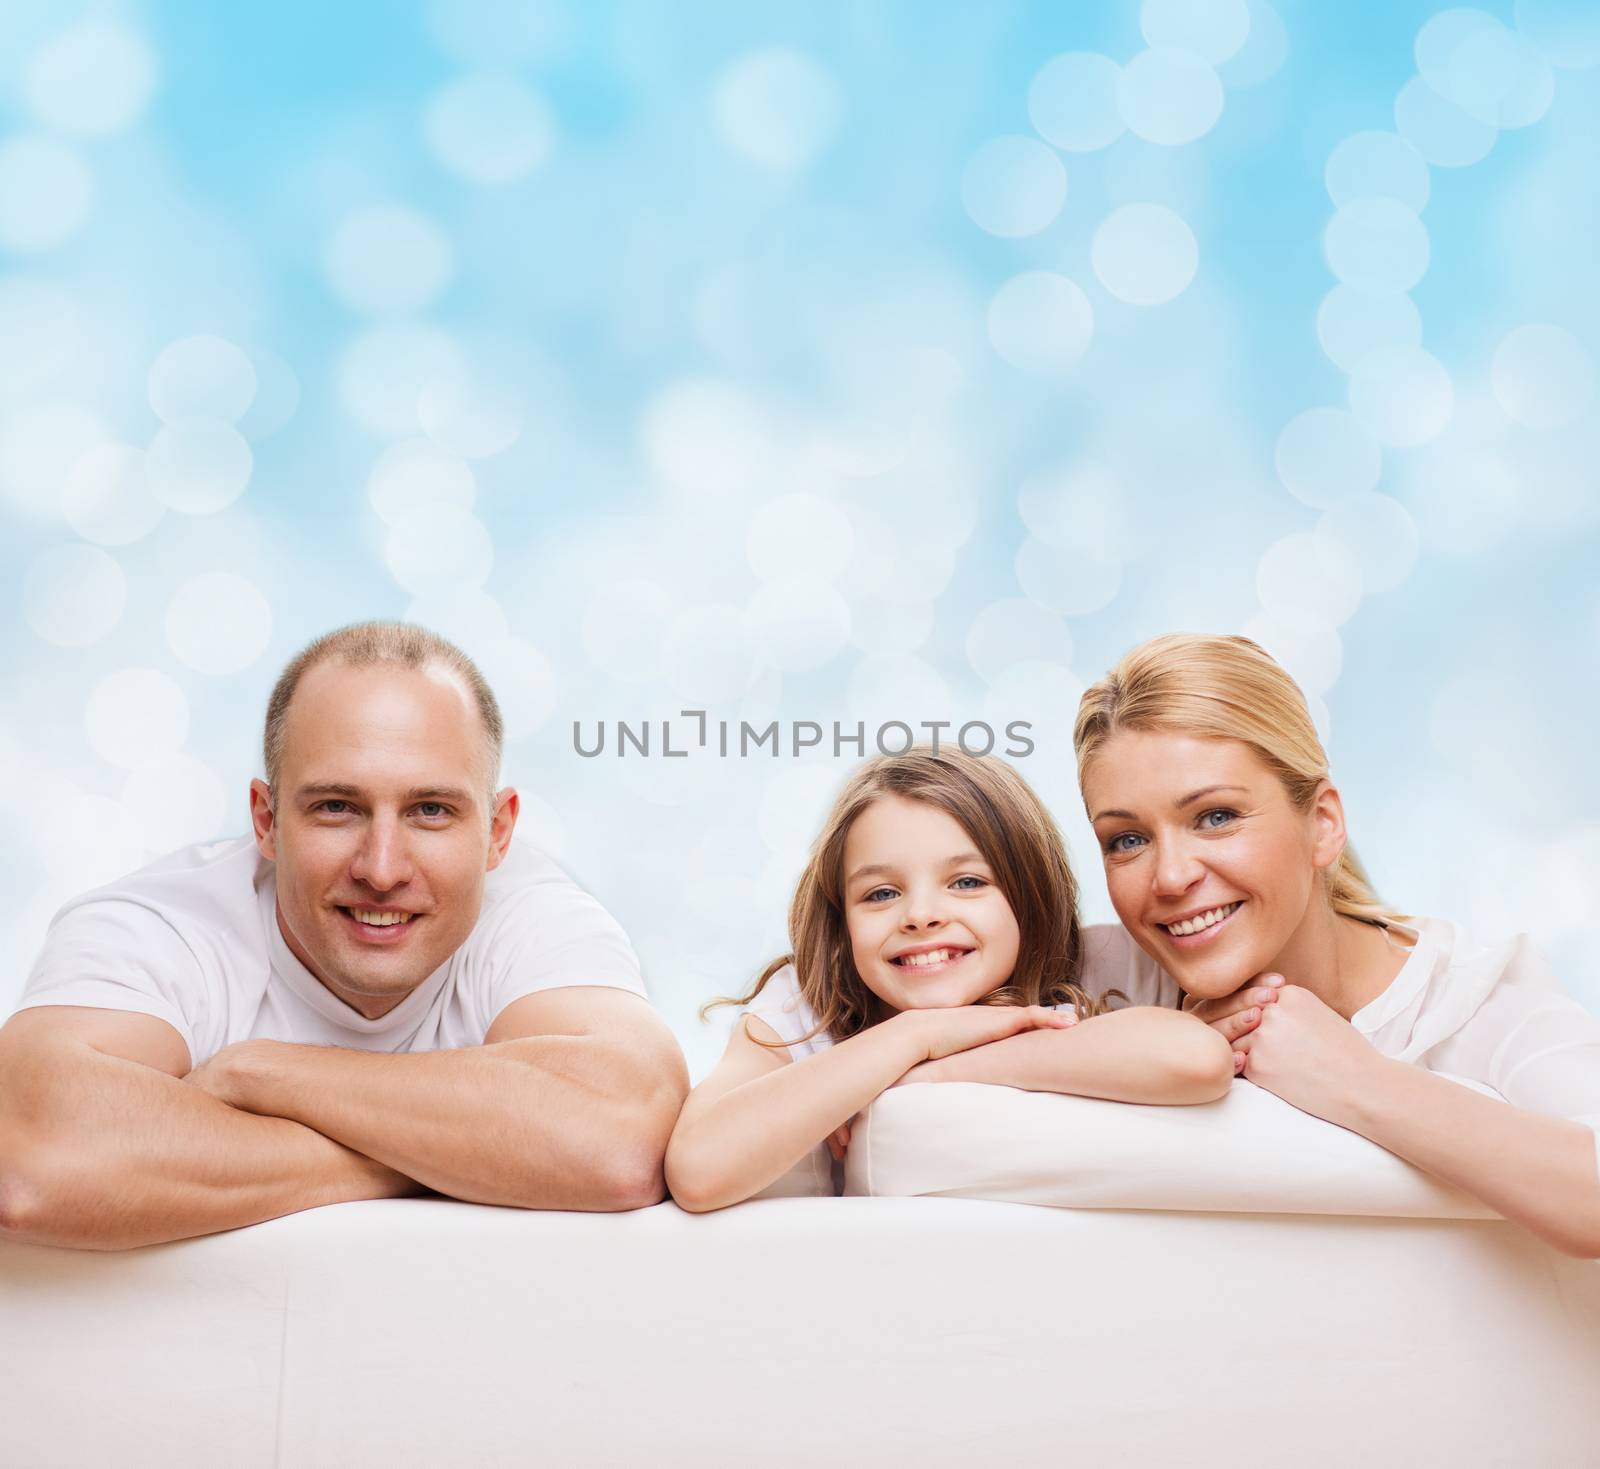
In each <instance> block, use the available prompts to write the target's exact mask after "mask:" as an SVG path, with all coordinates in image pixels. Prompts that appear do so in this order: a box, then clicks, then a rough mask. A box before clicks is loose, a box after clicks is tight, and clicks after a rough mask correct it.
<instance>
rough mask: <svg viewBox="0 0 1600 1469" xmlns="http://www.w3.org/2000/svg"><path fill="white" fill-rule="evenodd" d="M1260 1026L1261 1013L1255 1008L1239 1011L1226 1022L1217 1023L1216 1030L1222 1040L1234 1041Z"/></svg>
mask: <svg viewBox="0 0 1600 1469" xmlns="http://www.w3.org/2000/svg"><path fill="white" fill-rule="evenodd" d="M1260 1024H1261V1011H1260V1009H1259V1008H1258V1007H1256V1006H1251V1008H1250V1009H1248V1010H1241V1011H1239V1012H1238V1014H1236V1015H1230V1016H1229V1017H1228V1018H1227V1019H1226V1020H1219V1021H1218V1022H1217V1029H1218V1030H1220V1031H1221V1032H1222V1034H1223V1037H1224V1039H1226V1040H1230V1041H1236V1040H1238V1039H1239V1037H1240V1036H1243V1035H1248V1034H1249V1033H1250V1032H1251V1031H1252V1030H1254V1029H1255V1028H1256V1026H1258V1025H1260Z"/></svg>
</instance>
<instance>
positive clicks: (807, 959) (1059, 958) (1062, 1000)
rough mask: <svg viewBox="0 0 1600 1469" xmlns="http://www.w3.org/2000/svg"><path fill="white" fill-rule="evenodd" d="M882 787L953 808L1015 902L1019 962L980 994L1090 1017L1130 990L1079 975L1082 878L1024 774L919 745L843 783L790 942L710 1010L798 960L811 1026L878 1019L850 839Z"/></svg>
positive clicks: (845, 1029) (990, 1000)
mask: <svg viewBox="0 0 1600 1469" xmlns="http://www.w3.org/2000/svg"><path fill="white" fill-rule="evenodd" d="M884 796H901V797H904V798H905V799H906V800H911V801H925V802H927V804H928V805H930V806H937V807H938V808H939V809H940V810H941V811H944V812H946V813H947V814H948V815H950V816H952V817H954V818H955V820H956V821H957V822H959V823H960V825H961V828H962V830H963V831H965V832H966V834H967V835H968V836H969V837H971V838H972V841H973V844H974V845H975V846H976V847H977V849H978V851H979V852H980V853H982V855H983V859H984V861H985V862H987V863H988V864H989V870H990V871H991V872H993V873H994V878H995V883H996V885H997V886H998V887H999V889H1000V891H1001V892H1002V893H1003V894H1004V895H1005V899H1006V901H1007V902H1008V903H1010V905H1011V911H1012V913H1013V914H1014V915H1015V917H1016V920H1017V932H1018V936H1019V938H1018V946H1017V963H1016V967H1015V968H1014V969H1013V970H1012V973H1011V978H1010V980H1009V982H1008V983H1007V984H1005V985H1004V986H1003V987H1002V988H1000V989H997V990H995V991H994V992H993V993H992V994H990V995H986V996H985V997H984V998H983V1000H982V1001H981V1002H980V1003H983V1004H989V1005H1063V1004H1068V1003H1070V1004H1072V1005H1073V1006H1075V1007H1076V1009H1077V1011H1078V1013H1079V1014H1080V1015H1082V1016H1090V1015H1097V1014H1100V1013H1101V1012H1102V1011H1103V1010H1105V1009H1106V1008H1107V1007H1106V1004H1105V1001H1106V999H1109V998H1111V996H1117V997H1118V998H1122V999H1126V998H1127V997H1126V996H1125V995H1122V994H1121V992H1120V991H1117V990H1113V991H1111V992H1110V994H1109V995H1107V996H1105V997H1096V996H1092V995H1090V994H1088V993H1087V992H1086V991H1085V990H1084V989H1083V988H1082V987H1081V986H1080V985H1079V983H1078V979H1079V973H1080V968H1081V964H1082V958H1083V953H1082V951H1083V942H1082V937H1081V934H1080V931H1079V923H1078V885H1077V883H1076V882H1075V881H1074V880H1073V876H1072V868H1071V866H1070V865H1069V864H1068V862H1067V852H1066V847H1065V845H1064V844H1063V842H1062V840H1061V833H1060V832H1059V831H1058V830H1057V829H1056V824H1055V822H1054V821H1053V820H1052V819H1051V817H1050V813H1049V812H1048V811H1046V810H1045V808H1044V805H1043V803H1042V802H1041V801H1040V800H1039V798H1038V796H1036V795H1035V794H1034V793H1033V790H1032V789H1031V788H1030V787H1029V785H1028V783H1027V782H1026V781H1025V780H1023V778H1022V777H1021V776H1020V775H1018V774H1017V772H1016V771H1015V770H1013V769H1012V768H1011V767H1010V766H1009V765H1007V764H1006V763H1005V762H1004V761H1003V760H997V759H995V758H994V757H993V756H991V755H969V754H967V753H966V752H965V751H963V750H961V749H959V748H957V749H954V750H948V749H946V750H940V751H938V753H935V752H934V751H933V750H932V749H930V748H928V747H926V746H915V747H913V748H912V749H910V750H908V751H906V752H905V754H903V755H883V756H880V757H878V758H877V759H875V760H869V761H868V762H867V763H866V764H865V765H863V766H862V767H861V768H860V769H859V770H857V771H856V773H855V774H854V775H853V776H851V777H850V779H849V780H848V781H847V782H846V783H845V786H844V789H843V790H842V791H840V793H839V796H838V799H837V800H836V801H835V802H834V804H833V810H832V811H831V812H830V813H829V815H828V819H827V821H826V822H825V823H824V824H823V828H822V833H821V835H820V836H818V838H817V840H816V842H815V843H814V844H813V846H812V848H811V858H810V861H808V862H807V864H806V868H805V871H804V872H803V873H802V874H801V876H800V882H799V885H798V886H797V887H796V888H795V894H794V901H793V902H792V903H791V904H790V905H789V942H790V943H791V944H792V945H793V946H794V948H793V952H792V953H789V954H784V955H782V956H781V957H779V958H776V959H774V960H773V961H772V962H771V963H770V964H768V965H767V967H766V968H765V969H763V970H762V971H761V974H760V976H759V977H758V978H757V980H756V982H755V985H754V987H753V988H752V989H751V990H750V992H749V993H748V994H746V995H740V996H725V997H723V998H721V999H716V1000H712V1001H711V1002H710V1003H709V1004H707V1005H705V1006H704V1007H703V1008H702V1009H701V1012H700V1013H701V1016H702V1017H704V1015H705V1013H706V1011H708V1010H710V1009H712V1008H714V1007H715V1006H717V1005H747V1004H749V1003H750V1001H751V1000H753V999H755V997H756V996H757V995H759V994H760V993H761V991H762V990H763V989H764V988H765V986H766V984H767V981H768V980H770V979H771V978H772V976H773V975H774V974H776V973H777V972H778V971H779V970H780V969H782V968H783V966H784V965H785V964H793V965H794V967H795V974H796V976H797V978H798V980H799V983H800V993H801V994H802V995H804V996H805V998H806V1001H807V1003H808V1004H809V1005H810V1006H811V1008H812V1010H813V1011H814V1012H815V1014H816V1016H817V1024H816V1026H815V1027H814V1028H813V1029H812V1030H810V1031H808V1032H807V1035H808V1036H810V1035H816V1034H817V1033H818V1032H820V1031H826V1032H827V1034H828V1035H829V1036H830V1037H831V1038H832V1039H833V1040H835V1041H842V1040H846V1039H848V1038H849V1037H850V1036H852V1035H856V1034H858V1033H859V1032H860V1031H863V1030H865V1029H866V1028H867V1026H869V1025H870V1024H871V1023H872V1015H873V1004H874V1000H875V996H874V995H873V993H872V991H871V990H869V989H868V988H867V986H866V983H865V982H864V981H863V980H862V978H861V975H860V974H859V973H858V972H857V970H856V965H855V959H854V957H853V956H852V953H851V948H850V933H849V929H848V928H847V926H846V923H845V913H844V897H843V888H844V882H843V878H844V844H845V838H846V837H847V836H848V835H849V832H850V826H851V824H852V823H853V822H854V821H855V819H856V818H857V817H858V816H859V815H861V813H862V812H863V811H865V810H866V809H867V807H868V806H870V805H871V804H872V803H873V802H874V801H877V800H880V799H881V798H883V797H884ZM768 1044H770V1042H769V1043H768Z"/></svg>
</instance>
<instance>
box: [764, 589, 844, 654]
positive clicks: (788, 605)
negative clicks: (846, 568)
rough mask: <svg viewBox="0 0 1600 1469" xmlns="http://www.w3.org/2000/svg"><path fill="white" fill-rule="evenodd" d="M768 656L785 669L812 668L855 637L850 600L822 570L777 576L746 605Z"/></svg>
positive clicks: (837, 652) (841, 648)
mask: <svg viewBox="0 0 1600 1469" xmlns="http://www.w3.org/2000/svg"><path fill="white" fill-rule="evenodd" d="M745 612H746V615H747V616H748V618H749V623H750V627H751V629H752V631H753V632H754V634H755V636H756V638H757V639H758V640H759V641H760V643H761V646H762V648H763V649H764V650H765V652H766V655H767V658H768V659H769V660H770V661H771V662H772V663H773V664H774V665H776V666H777V667H778V668H781V669H782V670H783V671H784V672H785V673H810V672H811V671H813V670H814V669H818V668H821V667H823V666H824V665H825V664H827V663H830V662H832V661H833V659H834V658H835V657H837V656H838V654H839V653H840V652H841V651H842V650H843V649H844V647H845V645H846V644H847V643H848V642H849V641H850V605H849V603H848V602H846V601H845V599H844V598H843V597H842V596H840V594H839V592H838V590H837V589H836V588H835V587H834V586H833V585H832V584H831V583H829V582H826V581H824V580H822V579H821V578H820V577H816V576H798V575H797V576H780V577H774V578H773V579H772V580H771V581H766V582H763V583H762V584H761V586H759V587H758V588H757V589H756V591H755V594H754V595H753V596H752V597H751V598H750V601H749V603H748V604H747V605H746V608H745Z"/></svg>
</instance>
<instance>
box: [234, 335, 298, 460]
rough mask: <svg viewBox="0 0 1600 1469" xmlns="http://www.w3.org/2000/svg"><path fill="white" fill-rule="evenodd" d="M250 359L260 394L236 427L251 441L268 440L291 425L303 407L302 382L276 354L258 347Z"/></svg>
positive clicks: (257, 393)
mask: <svg viewBox="0 0 1600 1469" xmlns="http://www.w3.org/2000/svg"><path fill="white" fill-rule="evenodd" d="M249 356H250V361H251V365H252V366H253V367H254V368H255V373H256V391H255V396H254V397H253V398H252V399H251V400H250V407H249V408H248V409H247V410H246V411H245V414H244V416H243V417H242V418H241V419H240V420H239V421H238V424H237V425H236V427H237V428H238V430H239V432H240V433H242V434H243V435H244V436H245V438H247V439H251V440H257V439H267V438H271V437H272V435H273V434H275V433H277V432H278V430H279V429H281V428H282V427H283V426H284V425H285V424H286V423H288V421H289V420H290V419H291V418H293V417H294V415H295V411H296V409H298V408H299V407H300V379H299V378H298V377H296V376H295V372H294V369H293V368H292V367H290V366H289V364H288V363H287V362H285V361H284V360H283V358H281V357H280V356H278V354H277V353H276V352H270V351H268V350H267V349H266V348H264V347H255V348H252V349H251V351H250V354H249Z"/></svg>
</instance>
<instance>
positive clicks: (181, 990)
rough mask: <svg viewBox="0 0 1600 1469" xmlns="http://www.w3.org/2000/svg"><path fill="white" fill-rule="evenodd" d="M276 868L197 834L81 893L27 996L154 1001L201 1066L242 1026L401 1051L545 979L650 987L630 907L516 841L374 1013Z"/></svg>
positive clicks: (255, 1033)
mask: <svg viewBox="0 0 1600 1469" xmlns="http://www.w3.org/2000/svg"><path fill="white" fill-rule="evenodd" d="M276 873H277V869H276V867H275V866H274V865H273V864H272V863H271V862H269V861H267V860H266V859H265V858H263V857H262V856H260V854H259V853H258V852H257V850H256V846H255V842H254V841H253V839H251V838H250V837H248V836H246V837H238V838H235V839H232V840H230V841H224V842H212V843H208V844H206V845H203V846H197V847H186V848H184V849H183V850H181V851H178V852H174V853H172V854H171V855H170V856H167V857H163V858H162V859H161V860H160V861H158V862H154V863H152V864H151V865H150V866H148V867H145V868H142V869H141V870H140V871H138V872H135V873H132V874H130V875H129V876H127V877H124V878H121V879H119V880H118V881H116V882H113V883H110V884H108V885H107V886H105V887H102V888H97V889H95V890H94V891H93V892H89V893H85V894H83V895H82V896H80V897H77V898H74V899H73V900H72V901H71V902H70V903H68V904H67V905H66V906H65V907H64V908H62V910H61V911H60V912H59V913H58V914H56V916H55V918H54V919H53V920H52V921H51V924H50V929H49V932H48V934H47V935H46V937H45V944H44V949H43V951H42V952H41V953H40V955H39V957H38V958H37V960H35V962H34V965H33V969H32V972H31V973H30V974H29V976H28V982H27V984H26V985H25V986H24V988H23V992H22V997H21V999H20V1000H19V1001H18V1003H17V1009H19V1010H25V1009H28V1008H30V1007H33V1006H37V1005H88V1006H91V1007H94V1008H97V1009H110V1010H132V1011H136V1012H138V1013H139V1014H143V1015H154V1016H156V1017H157V1018H159V1019H161V1020H165V1021H166V1022H167V1023H168V1024H169V1025H171V1026H173V1027H174V1028H175V1029H176V1030H177V1032H178V1034H179V1035H181V1036H182V1037H183V1039H184V1041H185V1043H186V1044H187V1045H188V1047H189V1055H190V1058H191V1064H192V1065H195V1066H199V1065H200V1064H201V1063H202V1062H203V1061H205V1060H207V1059H208V1058H209V1057H211V1056H213V1055H215V1054H216V1053H217V1052H218V1051H220V1050H221V1049H222V1048H223V1047H224V1046H226V1045H231V1044H232V1043H233V1042H235V1041H242V1040H260V1039H267V1040H283V1041H300V1042H304V1043H307V1044H312V1045H331V1046H345V1047H349V1048H351V1049H355V1050H365V1051H388V1052H401V1051H435V1050H445V1049H449V1048H453V1047H457V1046H475V1045H481V1044H482V1043H483V1038H484V1036H485V1034H486V1033H487V1032H488V1029H489V1027H490V1026H491V1025H492V1024H493V1023H494V1020H495V1017H496V1016H497V1015H499V1013H500V1012H501V1011H502V1010H503V1009H504V1008H505V1007H506V1006H507V1005H509V1004H510V1003H511V1002H512V1001H513V1000H516V999H518V998H520V997H521V996H523V995H527V994H532V993H534V992H535V991H537V990H543V989H556V988H560V987H562V986H565V985H604V986H607V987H613V988H617V989H626V990H632V991H633V992H635V993H636V994H641V995H642V994H644V992H645V991H644V983H643V981H642V980H641V978H640V976H639V961H638V959H637V958H636V957H635V955H634V952H633V948H632V946H631V945H630V944H629V942H628V940H627V937H626V935H624V933H623V932H622V929H621V928H620V927H619V926H618V924H617V922H616V920H615V919H613V918H612V917H611V916H610V914H608V913H607V912H606V911H605V909H604V908H602V907H601V906H600V904H599V903H598V902H596V901H595V899H593V898H592V897H590V896H589V895H588V894H587V893H585V892H584V891H583V890H582V889H581V888H580V887H579V886H578V885H577V884H576V883H575V882H573V881H572V879H571V878H569V877H568V876H567V875H566V874H565V873H564V872H562V870H561V869H560V868H559V867H557V866H556V864H555V863H554V862H552V861H551V860H550V858H548V857H547V856H545V855H544V853H542V852H540V851H538V850H537V849H535V848H533V847H530V846H528V845H526V844H525V843H521V842H513V843H512V845H511V848H510V850H509V851H508V852H507V853H506V856H505V858H504V860H503V861H502V862H501V864H500V865H499V866H498V867H497V868H495V870H494V871H493V872H490V873H488V874H486V875H485V878H484V891H483V908H482V911H481V912H480V913H479V915H478V922H477V924H476V925H475V926H474V928H473V930H472V932H471V933H470V934H469V935H468V936H467V939H466V942H465V943H463V944H462V945H461V947H460V948H458V949H457V950H456V952H455V953H454V954H452V955H451V956H450V958H449V959H448V960H447V961H446V962H445V963H444V964H442V965H440V966H439V968H438V969H436V970H435V971H434V972H433V973H432V974H431V975H429V976H428V978H427V979H425V980H424V981H423V982H422V983H421V984H420V985H419V986H418V987H417V988H416V989H415V990H414V991H413V992H412V993H411V994H410V995H408V996H407V997H406V998H405V999H404V1000H403V1001H401V1003H400V1004H398V1005H397V1006H395V1008H394V1009H393V1010H391V1011H389V1013H388V1014H387V1015H383V1016H381V1017H379V1018H378V1019H377V1020H368V1019H366V1018H365V1017H364V1016H362V1015H359V1014H358V1013H357V1012H356V1011H354V1010H352V1009H351V1008H350V1007H349V1006H348V1005H346V1004H345V1003H344V1002H343V1001H342V1000H340V999H338V998H337V997H336V996H334V995H333V994H332V993H331V992H330V991H329V990H327V989H326V988H325V987H324V986H323V985H322V984H321V983H320V982H319V981H318V980H317V979H316V977H315V976H314V975H312V974H311V973H310V971H309V970H307V969H306V967H305V966H304V965H303V964H301V963H300V961H299V960H298V959H296V958H295V956H294V954H293V952H292V951H291V950H290V948H289V946H288V944H287V943H286V942H285V941H284V938H283V934H282V931H281V930H280V929H279V927H278V921H277V884H276Z"/></svg>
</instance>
